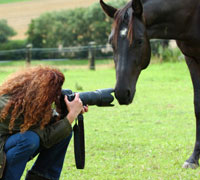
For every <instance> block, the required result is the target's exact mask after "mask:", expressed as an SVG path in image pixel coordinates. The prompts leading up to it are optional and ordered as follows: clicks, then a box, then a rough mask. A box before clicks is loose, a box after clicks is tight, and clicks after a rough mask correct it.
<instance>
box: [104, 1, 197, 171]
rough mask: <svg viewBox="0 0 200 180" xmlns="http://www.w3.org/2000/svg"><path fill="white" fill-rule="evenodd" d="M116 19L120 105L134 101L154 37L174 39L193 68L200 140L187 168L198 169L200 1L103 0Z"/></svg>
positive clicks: (114, 41)
mask: <svg viewBox="0 0 200 180" xmlns="http://www.w3.org/2000/svg"><path fill="white" fill-rule="evenodd" d="M100 5H101V7H102V9H103V11H104V12H105V14H106V15H108V16H109V17H111V18H113V26H112V30H111V33H110V35H109V42H110V44H111V45H112V48H113V55H114V63H115V71H116V85H115V97H116V99H117V100H118V102H119V104H120V105H122V104H125V105H128V104H130V103H131V102H132V101H133V98H134V95H135V91H136V83H137V80H138V77H139V75H140V73H141V71H142V70H144V69H146V68H147V67H148V65H149V62H150V59H151V47H150V39H174V40H176V43H177V46H178V47H179V49H180V50H181V52H182V53H183V55H184V57H185V61H186V64H187V67H188V68H189V72H190V76H191V80H192V83H193V90H194V109H195V116H196V141H195V145H194V150H193V153H192V155H191V156H190V157H189V158H188V159H187V160H186V161H185V162H184V164H183V168H192V169H195V168H197V167H198V166H199V162H198V161H199V157H200V1H199V0H173V1H172V0H132V1H129V2H127V3H126V5H125V6H124V7H122V8H120V9H117V8H115V7H113V6H111V5H108V4H106V3H105V2H104V1H103V0H100Z"/></svg>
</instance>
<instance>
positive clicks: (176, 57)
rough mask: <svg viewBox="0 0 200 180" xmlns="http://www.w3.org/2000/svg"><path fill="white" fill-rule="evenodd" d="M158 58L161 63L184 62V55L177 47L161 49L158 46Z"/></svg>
mask: <svg viewBox="0 0 200 180" xmlns="http://www.w3.org/2000/svg"><path fill="white" fill-rule="evenodd" d="M158 57H159V58H160V60H161V62H177V61H183V60H184V55H183V54H182V53H181V51H180V50H179V49H178V48H177V47H176V48H171V47H167V48H163V47H162V46H159V49H158Z"/></svg>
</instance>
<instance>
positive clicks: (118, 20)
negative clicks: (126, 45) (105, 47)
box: [113, 1, 133, 45]
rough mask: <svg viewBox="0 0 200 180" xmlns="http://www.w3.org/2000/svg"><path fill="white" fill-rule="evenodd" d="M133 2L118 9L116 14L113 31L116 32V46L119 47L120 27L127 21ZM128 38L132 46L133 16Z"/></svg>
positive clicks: (114, 40) (114, 39)
mask: <svg viewBox="0 0 200 180" xmlns="http://www.w3.org/2000/svg"><path fill="white" fill-rule="evenodd" d="M131 3H132V2H131V1H130V2H129V3H127V4H126V5H125V6H124V7H123V8H121V9H118V10H117V12H116V13H115V18H114V19H115V20H114V23H113V29H114V30H115V31H114V37H113V43H114V44H115V45H117V39H118V35H119V30H120V26H121V24H122V22H123V21H125V20H126V14H127V11H128V9H129V8H130V7H131ZM127 38H128V40H129V41H130V44H132V42H133V16H132V15H131V17H130V19H129V22H128V34H127Z"/></svg>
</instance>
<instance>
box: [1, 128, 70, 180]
mask: <svg viewBox="0 0 200 180" xmlns="http://www.w3.org/2000/svg"><path fill="white" fill-rule="evenodd" d="M71 137H72V135H70V136H68V137H67V138H66V139H64V140H62V141H61V142H60V143H58V144H56V145H54V146H52V147H51V148H49V149H46V148H40V138H39V136H38V135H37V134H36V133H34V132H32V131H26V132H25V133H17V134H14V135H12V136H10V137H9V138H8V139H7V141H6V143H5V147H4V151H5V153H6V167H5V170H4V176H3V180H20V178H21V176H22V174H23V172H24V169H25V167H26V164H27V162H28V161H29V160H30V159H31V157H34V156H36V155H37V154H38V157H37V159H36V161H35V163H34V165H33V167H32V169H31V171H32V172H34V173H36V174H38V175H40V176H42V177H45V178H47V179H51V180H58V179H59V177H60V173H61V171H62V166H63V162H64V158H65V154H66V151H67V147H68V145H69V142H70V139H71Z"/></svg>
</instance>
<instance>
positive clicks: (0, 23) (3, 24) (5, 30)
mask: <svg viewBox="0 0 200 180" xmlns="http://www.w3.org/2000/svg"><path fill="white" fill-rule="evenodd" d="M14 35H16V32H15V31H14V29H13V28H12V27H10V26H9V25H8V23H7V21H6V20H5V19H1V20H0V43H5V42H7V41H8V39H9V38H10V37H12V36H14Z"/></svg>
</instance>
